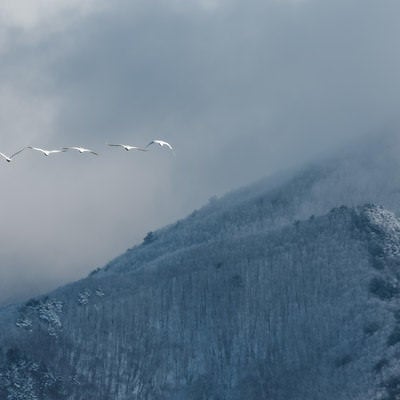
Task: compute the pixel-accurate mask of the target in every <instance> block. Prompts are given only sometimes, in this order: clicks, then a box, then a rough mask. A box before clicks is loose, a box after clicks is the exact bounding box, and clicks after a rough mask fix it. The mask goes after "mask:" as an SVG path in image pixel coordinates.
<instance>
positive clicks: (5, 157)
mask: <svg viewBox="0 0 400 400" xmlns="http://www.w3.org/2000/svg"><path fill="white" fill-rule="evenodd" d="M0 156H1V157H3V158H4V159H5V160H7V161H8V160H9V158H8V157H7V156H6V155H5V154H4V153H1V152H0Z"/></svg>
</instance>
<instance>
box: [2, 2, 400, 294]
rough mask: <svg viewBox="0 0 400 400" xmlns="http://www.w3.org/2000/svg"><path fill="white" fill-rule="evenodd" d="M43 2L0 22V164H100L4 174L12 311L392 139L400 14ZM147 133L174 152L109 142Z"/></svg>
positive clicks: (283, 5) (357, 5)
mask: <svg viewBox="0 0 400 400" xmlns="http://www.w3.org/2000/svg"><path fill="white" fill-rule="evenodd" d="M48 3H49V2H46V1H42V2H40V3H37V2H32V3H29V4H30V5H29V4H28V6H27V7H24V8H18V7H17V8H15V7H16V6H15V7H14V6H13V7H11V6H9V7H8V9H4V8H3V9H2V10H1V13H0V19H2V20H3V21H7V24H6V27H3V28H2V29H3V31H4V35H2V37H3V38H5V39H3V40H2V42H1V43H0V51H1V54H2V57H1V62H0V65H1V71H2V74H1V77H0V81H1V85H0V87H1V88H2V89H1V90H0V106H1V107H0V123H1V126H2V132H3V133H2V134H1V139H2V140H1V149H0V151H3V152H8V153H12V152H13V151H14V150H16V149H18V148H20V147H21V146H24V145H27V144H32V145H37V146H42V147H51V148H53V147H59V146H66V145H77V144H82V145H86V146H89V147H90V146H91V147H93V148H95V150H97V151H99V152H100V153H102V154H101V157H98V158H96V157H91V156H88V157H83V156H80V155H78V154H72V153H65V154H61V155H59V157H58V156H57V157H56V156H54V157H49V158H44V157H43V156H41V155H40V154H36V153H31V152H26V153H24V154H22V155H21V156H20V157H19V158H18V160H16V162H15V163H13V164H11V165H7V164H6V163H3V164H1V165H0V167H1V168H0V179H1V182H2V185H3V188H4V194H3V195H2V208H1V211H0V217H1V219H2V221H3V224H4V226H6V227H7V229H4V230H3V231H2V233H1V234H0V239H1V243H2V248H1V249H0V255H1V269H0V273H1V278H2V282H7V285H6V286H7V288H8V290H7V292H9V293H7V296H6V295H5V294H4V298H5V297H8V296H13V295H14V294H15V292H18V294H21V293H24V291H27V289H26V288H27V287H28V286H29V285H31V286H32V287H33V289H32V290H31V292H32V293H33V292H37V291H40V290H47V289H48V288H49V287H52V286H54V285H55V284H61V283H62V282H66V281H68V280H71V279H76V278H78V277H80V276H83V275H85V274H86V273H87V272H88V271H89V270H91V269H93V268H95V267H97V266H99V265H102V264H104V263H106V262H107V261H108V260H109V259H110V258H112V257H113V256H115V255H117V254H118V253H119V252H121V251H123V250H124V249H125V248H127V247H130V246H132V245H133V244H134V243H137V242H138V241H140V240H141V238H142V237H143V236H144V235H145V233H146V232H147V231H149V230H152V229H155V228H157V227H160V226H162V225H164V224H165V223H168V222H172V221H173V220H174V219H176V218H179V217H182V216H184V215H185V214H187V213H189V212H190V210H192V209H193V208H196V207H199V206H200V205H201V204H202V203H203V202H205V201H206V200H207V199H208V198H209V197H210V196H211V195H213V194H218V195H219V194H222V193H224V192H226V191H227V190H230V189H232V188H235V187H239V186H241V185H243V184H246V183H248V182H250V181H253V180H255V179H257V178H259V177H262V176H264V175H269V174H273V173H274V172H276V171H279V170H281V169H285V168H288V167H292V166H294V165H299V164H301V163H303V162H306V161H308V160H311V159H313V158H315V157H317V156H318V155H319V154H321V153H322V152H329V151H331V150H333V149H335V148H338V147H340V146H342V145H343V144H344V143H346V142H347V141H348V140H350V139H354V138H356V137H359V136H361V135H365V134H371V133H380V132H386V131H395V130H396V129H397V128H398V125H399V116H398V104H399V103H400V90H399V89H400V88H399V86H400V55H399V53H398V51H397V47H398V46H397V38H398V37H399V35H400V26H399V24H398V23H397V19H396V16H397V15H399V12H400V4H399V3H398V2H396V1H388V2H385V6H382V5H381V4H378V3H376V2H374V1H372V0H367V1H362V2H361V0H357V1H355V0H350V1H337V2H322V1H317V0H308V1H298V2H294V1H272V0H270V1H258V0H251V1H249V2H239V1H231V2H226V1H197V2H190V3H188V2H181V1H174V2H165V1H162V0H158V1H154V2H153V1H152V2H149V1H134V2H132V1H123V0H120V1H116V2H113V3H112V5H110V4H107V3H104V4H103V3H101V4H100V3H98V2H85V3H81V2H79V3H78V2H72V3H71V2H68V3H67V2H62V3H59V5H58V6H55V5H53V6H52V7H50V8H49V9H48V11H46V13H42V12H41V10H42V9H44V8H46V7H47V6H46V5H48ZM10 4H11V3H10ZM80 4H83V7H81V5H80ZM98 4H100V5H98ZM46 9H47V8H46ZM154 138H163V139H165V140H168V141H170V142H171V143H172V144H173V145H174V146H175V147H176V157H173V156H172V155H171V154H169V153H168V152H165V151H162V149H154V151H152V152H149V153H146V154H138V153H131V152H129V153H128V152H123V151H120V150H119V149H110V148H107V147H106V146H105V143H106V142H107V141H117V142H127V143H131V144H134V145H145V144H146V143H148V141H149V140H151V139H154ZM17 161H18V162H17ZM27 271H30V272H29V273H27ZM27 276H29V285H28V283H27V284H26V286H25V285H24V284H22V283H21V282H25V281H27V279H26V277H27ZM24 288H25V289H24ZM3 293H5V292H3ZM30 294H31V293H29V295H30Z"/></svg>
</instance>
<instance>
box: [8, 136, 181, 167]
mask: <svg viewBox="0 0 400 400" xmlns="http://www.w3.org/2000/svg"><path fill="white" fill-rule="evenodd" d="M153 144H156V145H158V146H160V147H163V148H166V149H168V150H172V151H173V150H174V149H173V147H172V146H171V145H170V144H169V143H168V142H165V141H164V140H160V139H154V140H152V141H151V142H150V143H149V144H148V145H147V146H146V147H138V146H131V145H130V144H111V143H107V145H108V146H112V147H121V148H122V149H125V150H126V151H130V150H137V151H149V149H148V147H150V146H151V145H153ZM26 149H30V150H34V151H38V152H39V153H42V154H43V155H44V156H49V155H51V154H57V153H65V152H66V151H77V152H79V153H81V154H83V153H89V154H93V155H95V156H98V155H99V153H96V152H95V151H93V150H91V149H87V148H85V147H78V146H71V147H61V149H55V150H47V149H41V148H40V147H33V146H26V147H24V148H22V149H21V150H18V151H17V152H15V153H14V154H12V155H10V156H7V155H6V154H4V153H2V152H0V156H1V157H2V158H3V159H4V160H5V161H7V162H11V161H12V160H13V159H14V157H15V156H17V155H18V154H20V153H22V152H23V151H24V150H26Z"/></svg>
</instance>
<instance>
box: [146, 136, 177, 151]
mask: <svg viewBox="0 0 400 400" xmlns="http://www.w3.org/2000/svg"><path fill="white" fill-rule="evenodd" d="M152 144H158V145H159V146H161V147H167V148H168V149H170V150H173V148H172V146H171V145H170V144H169V143H167V142H164V140H158V139H157V140H152V141H151V142H150V143H149V144H148V145H147V146H146V148H147V147H149V146H151V145H152Z"/></svg>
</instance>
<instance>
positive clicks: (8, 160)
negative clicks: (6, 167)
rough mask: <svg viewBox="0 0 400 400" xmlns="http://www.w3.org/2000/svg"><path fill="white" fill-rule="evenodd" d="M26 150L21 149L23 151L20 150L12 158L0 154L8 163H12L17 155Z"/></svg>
mask: <svg viewBox="0 0 400 400" xmlns="http://www.w3.org/2000/svg"><path fill="white" fill-rule="evenodd" d="M25 149H26V147H24V148H23V149H21V150H18V151H17V152H16V153H14V154H12V155H11V156H6V155H5V154H4V153H1V152H0V156H1V157H3V158H4V159H5V160H6V161H7V162H11V161H12V160H13V158H14V157H15V156H16V155H17V154H19V153H21V152H22V151H24V150H25Z"/></svg>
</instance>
